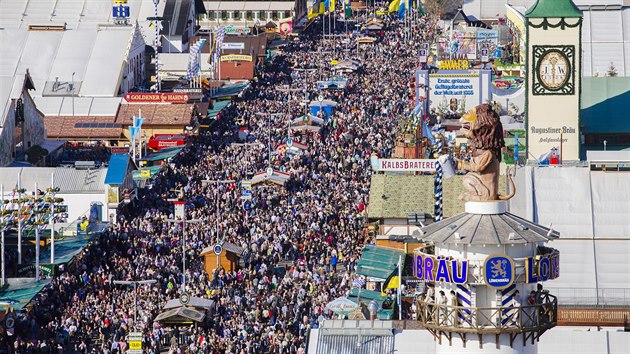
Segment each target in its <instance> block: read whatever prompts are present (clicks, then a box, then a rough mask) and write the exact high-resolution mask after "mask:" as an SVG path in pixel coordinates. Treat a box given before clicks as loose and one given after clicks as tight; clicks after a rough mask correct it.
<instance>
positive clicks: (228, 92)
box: [208, 82, 249, 115]
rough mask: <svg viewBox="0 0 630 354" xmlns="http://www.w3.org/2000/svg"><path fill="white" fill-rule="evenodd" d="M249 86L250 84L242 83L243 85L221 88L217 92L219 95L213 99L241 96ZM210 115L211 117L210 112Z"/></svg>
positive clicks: (215, 95)
mask: <svg viewBox="0 0 630 354" xmlns="http://www.w3.org/2000/svg"><path fill="white" fill-rule="evenodd" d="M247 86H249V82H248V83H241V84H230V85H223V86H221V87H219V89H218V90H217V93H215V94H214V95H212V98H225V97H231V96H236V95H238V94H240V93H241V92H242V91H243V90H244V89H245V88H247ZM215 105H216V103H215ZM208 115H210V112H208Z"/></svg>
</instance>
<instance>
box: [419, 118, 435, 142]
mask: <svg viewBox="0 0 630 354" xmlns="http://www.w3.org/2000/svg"><path fill="white" fill-rule="evenodd" d="M422 135H424V136H426V137H427V139H429V141H430V142H431V145H435V137H434V136H433V132H431V129H429V126H428V125H427V122H426V121H424V119H423V120H422Z"/></svg>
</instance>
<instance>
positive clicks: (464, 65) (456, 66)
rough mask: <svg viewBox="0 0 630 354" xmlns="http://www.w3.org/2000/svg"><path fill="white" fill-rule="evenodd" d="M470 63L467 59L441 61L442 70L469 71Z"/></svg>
mask: <svg viewBox="0 0 630 354" xmlns="http://www.w3.org/2000/svg"><path fill="white" fill-rule="evenodd" d="M469 68H470V63H469V62H468V60H466V59H460V60H450V59H449V60H440V70H468V69H469Z"/></svg>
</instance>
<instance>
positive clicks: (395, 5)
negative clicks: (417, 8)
mask: <svg viewBox="0 0 630 354" xmlns="http://www.w3.org/2000/svg"><path fill="white" fill-rule="evenodd" d="M399 7H400V0H394V1H392V2H391V3H390V4H389V12H398V8H399Z"/></svg>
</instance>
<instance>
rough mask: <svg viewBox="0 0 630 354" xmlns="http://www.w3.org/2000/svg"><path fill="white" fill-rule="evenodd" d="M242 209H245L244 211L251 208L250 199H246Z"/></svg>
mask: <svg viewBox="0 0 630 354" xmlns="http://www.w3.org/2000/svg"><path fill="white" fill-rule="evenodd" d="M243 209H245V211H250V210H252V202H251V201H249V200H246V201H245V202H244V203H243Z"/></svg>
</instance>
